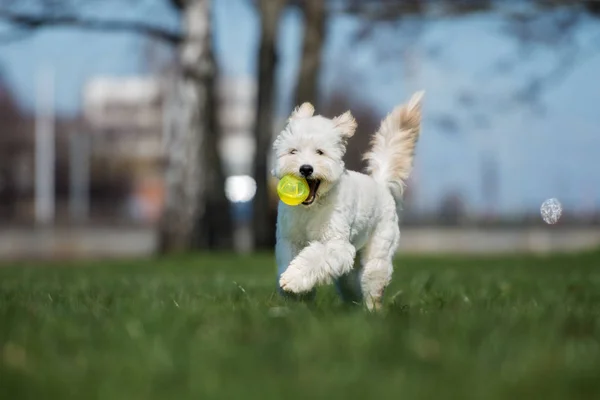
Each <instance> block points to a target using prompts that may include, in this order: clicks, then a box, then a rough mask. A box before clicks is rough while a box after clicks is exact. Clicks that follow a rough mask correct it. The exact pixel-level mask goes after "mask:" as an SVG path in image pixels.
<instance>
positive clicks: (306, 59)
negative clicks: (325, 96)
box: [294, 0, 326, 108]
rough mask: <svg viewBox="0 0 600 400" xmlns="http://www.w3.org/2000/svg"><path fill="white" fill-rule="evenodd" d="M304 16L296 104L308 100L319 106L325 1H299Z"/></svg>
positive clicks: (324, 30)
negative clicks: (318, 90) (318, 91)
mask: <svg viewBox="0 0 600 400" xmlns="http://www.w3.org/2000/svg"><path fill="white" fill-rule="evenodd" d="M297 5H298V6H299V8H300V10H301V11H302V14H303V16H304V39H303V42H304V44H303V47H302V57H301V58H300V72H299V74H298V80H297V82H296V94H295V101H294V105H300V104H302V103H304V102H306V101H308V102H311V103H312V104H313V105H314V106H315V107H317V108H318V106H319V104H318V100H319V95H318V93H317V88H318V84H319V70H320V68H321V53H322V48H323V44H324V43H325V32H326V29H325V25H326V12H325V11H326V10H325V2H324V1H321V0H303V1H297Z"/></svg>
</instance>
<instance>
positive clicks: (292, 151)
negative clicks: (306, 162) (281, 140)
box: [290, 149, 298, 154]
mask: <svg viewBox="0 0 600 400" xmlns="http://www.w3.org/2000/svg"><path fill="white" fill-rule="evenodd" d="M297 152H298V150H296V149H291V150H290V154H296V153H297Z"/></svg>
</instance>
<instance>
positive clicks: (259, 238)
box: [253, 0, 286, 249]
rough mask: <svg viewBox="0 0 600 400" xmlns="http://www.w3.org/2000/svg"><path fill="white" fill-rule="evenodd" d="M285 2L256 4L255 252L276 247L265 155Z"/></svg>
mask: <svg viewBox="0 0 600 400" xmlns="http://www.w3.org/2000/svg"><path fill="white" fill-rule="evenodd" d="M285 3H286V0H259V8H260V15H261V17H262V21H261V36H260V49H259V55H258V102H257V110H256V123H255V127H254V138H255V143H256V153H255V155H254V179H256V186H257V190H256V195H255V197H254V209H253V233H254V248H255V249H267V248H270V249H272V248H273V246H274V244H275V218H274V210H272V209H271V207H270V206H269V186H268V174H269V171H268V155H269V153H270V148H271V141H272V140H273V123H274V120H273V103H274V96H275V91H274V86H275V70H276V65H277V54H276V51H275V37H276V35H277V29H278V26H279V17H280V15H281V12H282V10H283V8H284V6H285Z"/></svg>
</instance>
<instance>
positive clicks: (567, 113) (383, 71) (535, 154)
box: [0, 0, 600, 212]
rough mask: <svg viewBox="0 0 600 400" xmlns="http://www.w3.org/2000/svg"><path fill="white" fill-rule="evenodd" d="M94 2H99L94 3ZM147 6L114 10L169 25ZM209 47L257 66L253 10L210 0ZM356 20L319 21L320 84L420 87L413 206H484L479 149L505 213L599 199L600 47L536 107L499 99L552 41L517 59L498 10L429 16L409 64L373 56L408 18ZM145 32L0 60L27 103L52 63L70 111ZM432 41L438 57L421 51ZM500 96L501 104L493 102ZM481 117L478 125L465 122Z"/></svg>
mask: <svg viewBox="0 0 600 400" xmlns="http://www.w3.org/2000/svg"><path fill="white" fill-rule="evenodd" d="M98 4H100V5H98ZM115 4H117V3H115V2H114V1H112V2H110V1H109V2H106V3H102V2H100V3H97V5H96V6H95V7H93V8H90V9H88V10H86V11H87V13H89V14H90V15H94V16H95V17H97V18H101V17H103V16H106V17H114V15H115V12H116V10H117V9H116V8H115ZM144 4H149V5H146V6H144V7H145V8H142V9H139V8H131V9H127V10H125V12H122V11H119V14H117V15H119V17H120V18H135V19H140V18H141V19H143V20H144V21H146V22H156V23H160V24H163V25H165V26H167V27H171V28H175V27H176V26H177V16H176V15H175V13H174V12H173V11H172V10H170V9H169V8H168V7H166V6H164V3H162V2H160V1H156V2H144ZM214 4H215V10H214V24H215V48H216V53H217V58H218V62H219V65H220V67H221V69H222V71H223V73H224V74H226V75H229V76H247V75H249V74H254V73H255V70H256V68H255V52H256V49H257V46H258V23H259V20H258V16H257V14H256V12H255V10H254V9H253V8H252V6H251V5H250V2H249V1H248V0H228V1H227V2H225V1H215V2H214ZM360 24H361V23H360V21H359V20H357V19H355V18H353V17H349V16H336V17H335V18H332V19H331V20H330V23H329V25H328V40H327V44H326V47H325V51H324V56H323V59H324V62H323V65H324V67H323V70H322V74H321V92H322V94H324V95H327V94H328V93H331V91H332V90H333V88H334V87H336V86H338V87H339V86H346V89H347V91H348V92H349V93H350V95H351V96H352V97H356V98H360V99H361V101H362V102H368V103H370V104H373V105H374V107H375V109H376V110H377V111H378V112H379V113H380V114H381V115H382V116H383V115H384V114H385V113H386V112H387V111H389V110H390V109H391V108H392V107H393V106H394V105H395V104H397V103H398V102H401V101H403V100H404V99H405V98H406V97H408V96H409V95H410V93H409V92H410V91H413V90H417V89H420V88H424V89H426V91H427V97H426V103H425V118H424V124H423V128H424V129H423V135H422V140H421V142H420V144H419V148H418V156H417V161H416V174H415V176H416V184H415V188H416V189H417V193H418V205H417V207H419V208H422V209H423V210H425V209H432V208H434V207H436V205H437V204H438V203H439V201H440V199H441V197H442V196H443V195H444V194H445V193H448V192H449V191H452V190H458V191H461V192H463V193H465V194H466V197H467V198H466V201H467V206H468V207H469V209H472V210H480V209H481V208H482V207H483V203H482V198H481V193H480V187H481V177H480V166H481V158H482V157H483V154H487V152H489V153H491V154H493V155H494V156H495V157H496V159H497V160H498V164H499V177H500V188H499V189H500V190H499V196H500V197H499V201H498V204H497V207H498V208H499V210H500V211H504V212H512V211H523V210H526V209H527V210H535V209H536V208H538V207H539V205H540V204H541V203H542V201H543V200H545V199H546V198H549V197H557V198H559V200H561V201H562V202H563V203H564V204H565V206H566V208H567V211H568V210H573V211H576V210H582V209H585V208H586V207H588V208H589V207H596V208H600V163H599V161H598V160H599V159H600V132H599V129H598V127H599V126H600V113H598V106H597V105H598V103H599V101H600V80H599V79H596V76H597V71H600V47H599V48H598V50H596V51H597V53H598V54H595V53H591V54H592V55H591V56H590V57H588V58H587V59H585V61H582V62H580V63H577V65H575V66H574V67H573V68H572V69H571V70H570V72H569V74H568V75H567V76H566V77H565V78H564V79H563V80H561V81H558V82H556V83H554V84H553V85H551V86H550V87H549V88H548V89H547V91H546V92H544V94H543V96H542V101H543V104H544V105H545V114H542V115H538V114H535V113H533V112H531V110H529V109H528V108H526V107H522V106H521V107H519V106H514V107H504V106H503V101H504V102H505V103H507V104H508V105H511V104H512V105H514V103H511V102H510V101H509V100H510V95H511V94H513V93H514V91H515V90H516V89H517V88H518V87H520V86H521V85H522V84H524V83H525V82H527V78H528V77H530V76H531V75H533V74H536V73H539V72H540V71H544V70H547V69H548V68H549V67H551V66H552V65H554V64H555V62H556V61H555V58H554V52H553V50H552V49H544V48H539V49H537V50H536V51H534V52H533V54H530V55H529V56H530V57H529V58H528V59H520V58H519V57H521V56H520V55H519V52H518V51H516V50H517V48H516V46H517V43H516V42H515V41H514V40H513V39H511V38H510V37H508V36H507V35H506V34H504V33H501V32H500V31H501V28H502V21H501V20H500V19H499V18H498V17H496V16H493V15H492V16H490V15H473V16H470V17H467V18H460V19H452V20H440V21H432V22H428V23H427V25H426V26H425V29H424V30H423V31H422V32H421V33H420V34H418V35H417V39H416V40H415V42H414V44H413V45H412V46H411V47H410V48H411V49H412V51H413V54H414V60H415V62H416V68H415V73H414V74H412V75H409V73H408V71H407V69H406V68H405V67H406V66H405V62H404V59H402V58H400V57H398V56H396V57H392V58H390V59H388V60H382V59H381V57H380V56H381V51H382V49H386V47H384V46H387V47H388V48H389V49H391V50H394V51H400V50H402V49H406V48H407V45H406V44H407V43H411V40H412V39H411V37H412V34H414V33H415V31H414V30H413V29H415V28H414V26H413V25H411V23H410V22H409V23H405V24H404V25H399V26H391V27H389V28H385V29H380V30H379V31H378V32H376V33H375V35H374V36H373V37H372V38H371V39H370V40H366V41H364V42H360V43H355V42H354V41H353V34H354V33H355V32H356V31H357V30H358V29H359V28H360ZM599 34H600V23H599V22H595V21H588V22H585V23H583V24H581V27H580V29H579V30H578V34H577V37H576V40H577V41H578V42H580V43H588V42H590V43H591V41H592V40H595V39H596V38H598V37H599V36H598V35H599ZM301 35H302V25H301V18H300V15H299V14H298V12H297V11H295V10H293V9H291V10H288V11H287V12H286V13H285V14H284V17H283V20H282V24H281V29H280V41H279V51H280V56H281V64H280V68H279V70H278V73H277V77H276V79H277V83H278V87H279V101H278V102H277V107H278V111H279V112H280V113H281V114H285V113H287V112H288V110H289V109H290V108H291V107H292V104H291V100H290V99H291V94H292V91H293V88H294V86H295V77H296V74H297V66H298V61H299V57H300V48H301V43H300V38H301ZM144 43H145V41H144V39H143V38H141V37H139V36H136V35H131V34H123V33H112V34H108V33H92V32H82V31H78V30H73V29H53V30H45V31H41V32H39V33H37V34H36V35H34V36H32V37H31V38H29V39H25V40H23V41H19V42H15V43H13V44H10V45H2V46H1V47H0V63H1V65H2V67H3V69H4V71H5V74H6V78H7V79H8V81H9V83H10V85H11V86H12V88H13V89H14V91H15V92H16V94H17V96H18V98H19V100H20V101H21V103H22V104H23V106H25V107H26V108H31V107H32V105H33V103H34V93H35V92H34V82H35V79H34V76H35V72H36V70H37V68H39V67H40V66H42V65H51V66H52V67H53V68H54V69H55V70H56V73H57V77H56V78H57V82H56V87H57V93H56V97H57V98H56V101H57V107H58V109H59V110H60V111H61V112H65V113H74V112H76V111H77V109H78V107H79V103H80V96H81V94H80V93H81V87H82V85H83V83H84V82H85V80H86V79H88V78H89V77H91V76H93V75H97V74H101V75H119V76H125V75H132V74H139V73H144V72H145V69H144V62H143V59H142V47H143V45H144ZM432 49H434V50H435V52H436V53H437V56H436V58H435V59H433V58H432V57H429V56H428V54H430V53H431V51H432ZM507 59H508V60H510V59H513V60H514V61H515V62H516V65H517V66H516V67H515V69H514V70H513V71H512V72H511V73H509V74H505V75H501V74H498V73H495V72H494V69H493V66H494V65H495V63H497V62H498V61H502V60H507ZM463 92H468V93H471V94H473V95H474V96H475V97H474V99H475V100H474V105H473V107H472V109H466V108H465V107H464V106H461V105H460V104H459V103H458V102H457V98H458V97H459V95H460V94H461V93H463ZM497 103H500V104H497ZM444 114H447V115H452V116H454V117H455V118H456V119H457V120H458V121H459V122H460V124H459V125H458V130H457V131H456V132H446V131H444V130H442V129H441V128H440V127H439V126H438V125H437V124H435V123H434V119H435V118H436V117H438V116H439V115H444ZM474 115H481V116H484V117H485V118H487V119H488V120H489V123H488V124H487V125H485V124H477V123H474V122H473V116H474Z"/></svg>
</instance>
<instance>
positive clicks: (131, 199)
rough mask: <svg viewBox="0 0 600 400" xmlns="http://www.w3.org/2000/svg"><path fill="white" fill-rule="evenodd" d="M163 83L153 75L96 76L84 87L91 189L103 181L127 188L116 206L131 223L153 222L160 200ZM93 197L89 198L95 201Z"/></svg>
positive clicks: (100, 205) (106, 203)
mask: <svg viewBox="0 0 600 400" xmlns="http://www.w3.org/2000/svg"><path fill="white" fill-rule="evenodd" d="M163 98H164V96H163V90H162V86H161V81H160V80H158V79H156V78H154V77H138V76H134V77H124V78H117V77H95V78H92V79H90V80H89V81H88V82H87V84H86V85H85V87H84V89H83V114H84V118H85V122H86V127H85V130H86V132H85V134H87V135H89V137H90V139H91V143H90V147H89V148H90V149H91V154H90V158H91V160H92V168H91V172H90V180H91V186H92V187H93V186H94V184H95V183H96V181H99V180H102V179H104V180H105V181H107V183H108V184H109V185H111V184H112V185H111V186H114V185H116V186H120V185H121V186H126V187H127V193H126V195H125V197H124V198H121V199H113V201H110V200H108V201H107V202H103V204H99V205H98V206H97V207H95V208H96V209H97V208H98V207H100V208H102V207H103V206H106V207H110V206H111V203H112V205H113V206H114V205H115V203H118V200H122V204H121V206H122V209H121V211H122V212H123V213H125V214H126V215H127V216H128V217H130V218H132V219H133V220H137V221H142V222H156V221H157V220H158V218H159V216H160V211H161V209H162V203H163V198H164V185H163V182H162V170H161V160H162V119H163V113H162V106H163ZM93 200H94V199H92V201H93Z"/></svg>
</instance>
